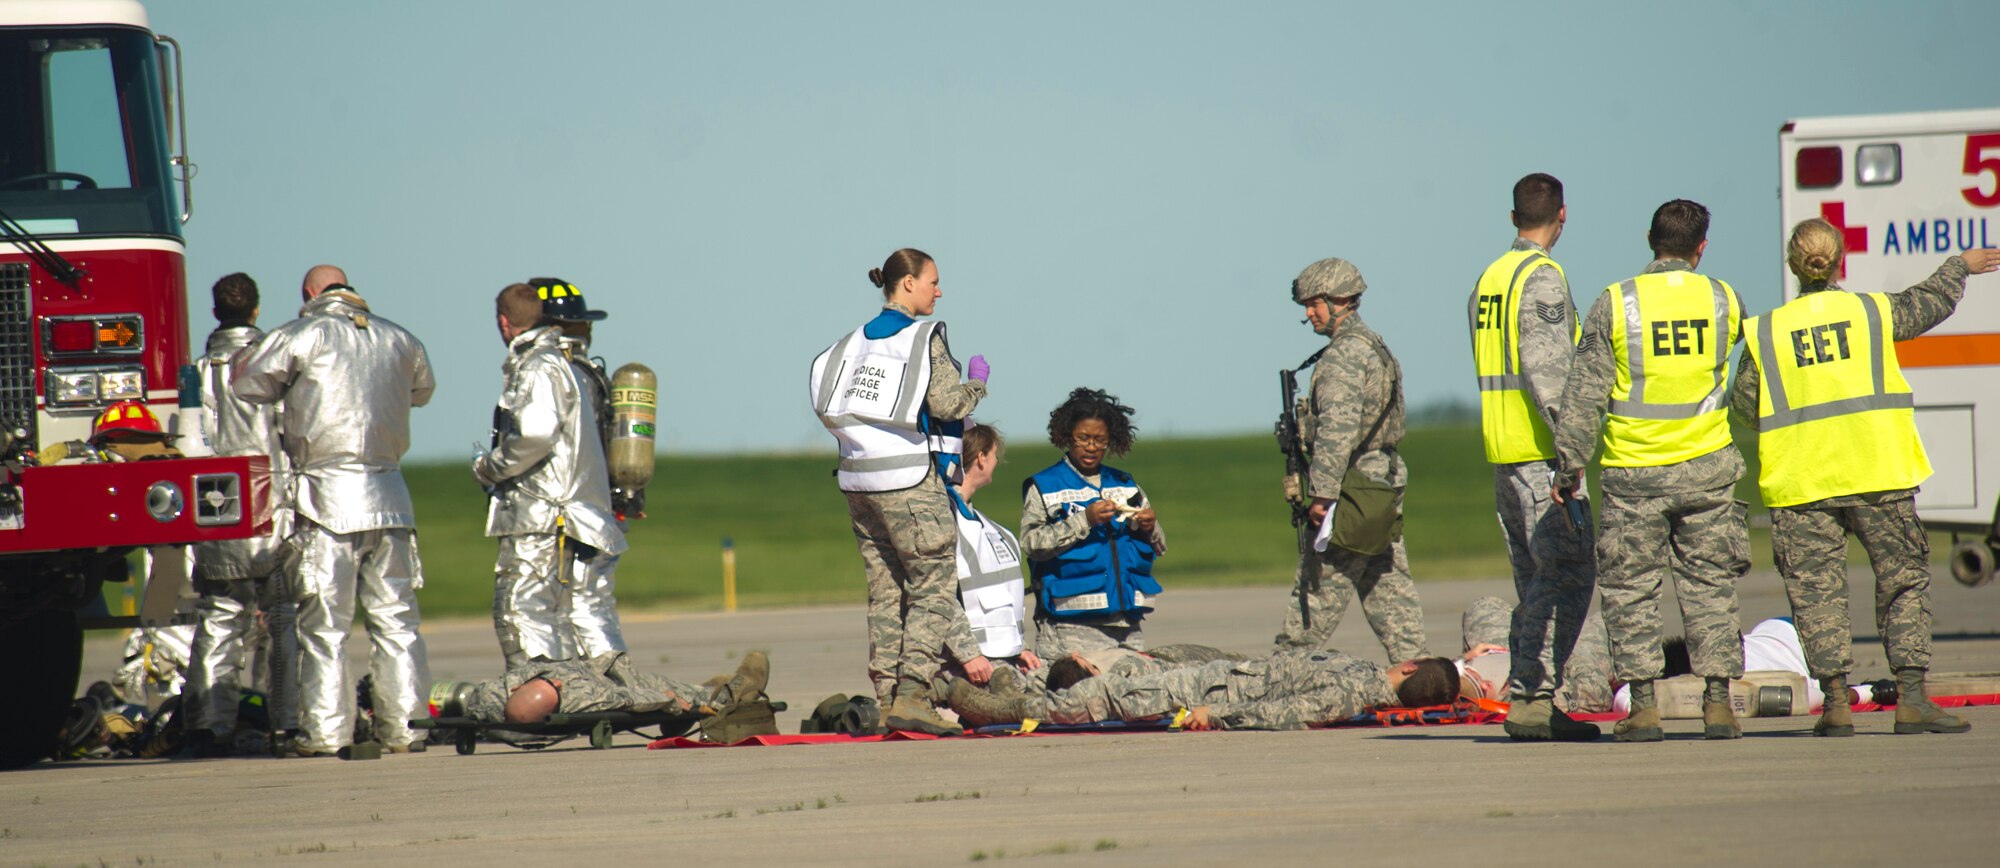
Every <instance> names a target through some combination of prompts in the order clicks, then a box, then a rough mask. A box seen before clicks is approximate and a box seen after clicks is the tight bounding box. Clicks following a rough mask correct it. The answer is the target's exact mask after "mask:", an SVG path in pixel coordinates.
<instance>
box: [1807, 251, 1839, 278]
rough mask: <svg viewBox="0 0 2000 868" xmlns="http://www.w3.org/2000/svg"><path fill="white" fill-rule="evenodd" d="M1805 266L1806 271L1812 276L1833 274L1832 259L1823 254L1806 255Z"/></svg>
mask: <svg viewBox="0 0 2000 868" xmlns="http://www.w3.org/2000/svg"><path fill="white" fill-rule="evenodd" d="M1805 265H1806V270H1807V271H1810V272H1812V273H1813V274H1816V275H1819V274H1830V273H1832V272H1833V257H1831V256H1828V255H1826V254H1824V253H1808V254H1806V262H1805Z"/></svg>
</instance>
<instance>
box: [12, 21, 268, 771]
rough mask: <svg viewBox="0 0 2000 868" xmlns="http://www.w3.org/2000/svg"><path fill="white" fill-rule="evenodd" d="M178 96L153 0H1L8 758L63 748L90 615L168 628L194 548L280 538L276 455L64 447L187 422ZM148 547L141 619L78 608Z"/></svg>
mask: <svg viewBox="0 0 2000 868" xmlns="http://www.w3.org/2000/svg"><path fill="white" fill-rule="evenodd" d="M180 94H181V85H180V48H179V45H178V44H177V43H175V42H174V41H173V40H172V39H169V38H167V37H163V36H156V35H155V34H154V33H153V32H152V31H151V29H150V28H149V27H148V25H147V20H146V11H145V9H144V8H142V7H141V6H140V5H139V3H137V2H132V0H61V2H56V0H9V2H4V3H0V106H5V107H6V113H5V114H6V120H5V122H4V123H0V660H6V661H8V662H9V664H10V667H11V669H12V672H13V674H14V675H15V677H16V678H17V679H18V681H17V687H18V690H17V692H15V693H14V694H13V695H10V696H9V701H8V703H7V704H8V708H7V710H6V711H5V712H0V768H8V767H13V766H18V765H24V764H26V763H29V762H32V761H34V760H35V759H37V758H40V757H43V756H46V755H48V753H49V752H50V750H51V749H52V748H53V746H54V742H55V738H56V733H57V730H58V729H59V728H60V724H61V720H62V716H63V714H64V712H65V711H66V710H67V708H68V706H69V703H70V700H71V699H72V698H73V697H74V696H75V695H76V693H75V691H76V686H77V675H78V670H79V667H80V662H81V657H82V629H83V627H85V626H137V625H139V624H141V623H144V624H149V625H150V624H160V623H166V622H168V621H170V620H171V619H172V618H173V610H174V607H175V598H176V597H177V596H178V594H179V592H180V589H181V587H182V586H183V585H184V583H185V580H186V569H187V566H186V565H187V559H186V554H185V552H186V544H188V543H193V542H200V541H204V540H216V539H240V538H244V537H248V536H252V535H254V534H258V533H268V532H269V528H270V516H269V512H270V509H269V506H268V486H269V472H268V463H267V461H266V459H264V458H263V457H249V458H244V457H235V458H219V457H200V458H166V459H161V460H148V461H134V462H129V463H127V462H108V461H107V462H91V461H78V460H75V459H74V458H72V459H70V460H66V461H56V460H53V457H54V454H55V453H56V452H57V451H58V450H54V449H50V447H51V446H54V445H55V444H58V443H64V442H66V441H73V440H85V439H87V438H88V437H89V436H90V429H91V424H92V421H93V420H94V419H95V417H96V416H97V415H98V414H100V413H101V412H102V411H103V410H104V408H105V407H107V406H109V405H111V404H114V403H117V402H121V401H130V400H138V401H144V402H146V403H147V404H149V405H151V406H152V408H153V410H154V413H155V414H156V415H157V416H158V417H159V418H160V419H161V420H162V421H163V422H166V423H168V424H169V425H170V426H171V425H172V424H174V423H175V422H177V421H178V420H177V419H176V411H177V408H178V406H179V404H180V403H182V402H180V401H178V400H177V398H178V396H179V389H178V383H179V380H180V374H181V369H182V367H183V366H185V365H186V364H187V362H188V323H187V277H186V274H185V270H184V261H183V251H184V242H183V238H182V232H181V225H182V224H183V223H185V222H186V221H187V219H188V217H189V214H190V210H189V202H190V201H191V200H190V197H189V195H188V193H189V191H188V186H187V183H188V180H189V178H190V177H191V176H192V167H191V165H190V164H189V163H188V161H187V157H186V153H185V152H186V140H185V131H186V127H185V119H184V118H183V117H182V116H181V114H182V106H181V105H180V102H181V100H180ZM176 181H178V182H179V183H178V185H177V184H176V183H175V182H176ZM177 186H178V189H176V187H177ZM142 549H146V550H149V551H150V553H151V554H152V557H150V558H148V559H146V560H149V561H150V562H151V563H152V565H153V567H152V569H153V573H152V575H150V576H149V577H148V581H147V587H146V593H145V596H144V597H143V601H142V603H141V606H140V614H139V615H138V616H136V617H133V618H123V619H121V618H108V617H106V618H94V619H86V618H84V617H81V616H80V614H79V613H80V610H82V609H84V608H85V607H87V606H88V605H90V604H92V603H94V602H95V601H97V600H99V599H100V598H101V594H100V591H101V586H102V584H103V583H104V582H107V581H114V582H115V581H127V580H128V578H129V577H130V572H131V571H130V569H129V568H128V566H127V563H128V560H129V559H130V556H131V555H132V554H133V553H134V552H137V551H140V550H142Z"/></svg>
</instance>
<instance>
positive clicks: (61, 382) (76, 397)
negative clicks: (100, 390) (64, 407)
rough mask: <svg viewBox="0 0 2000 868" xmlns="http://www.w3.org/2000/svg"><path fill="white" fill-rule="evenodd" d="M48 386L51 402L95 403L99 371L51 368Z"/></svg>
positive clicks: (49, 400)
mask: <svg viewBox="0 0 2000 868" xmlns="http://www.w3.org/2000/svg"><path fill="white" fill-rule="evenodd" d="M46 388H47V392H48V402H49V403H51V404H95V403H97V372H96V371H58V370H55V369H53V368H51V369H50V370H49V378H48V380H47V381H46Z"/></svg>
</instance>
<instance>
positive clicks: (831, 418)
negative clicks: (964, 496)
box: [811, 322, 964, 491]
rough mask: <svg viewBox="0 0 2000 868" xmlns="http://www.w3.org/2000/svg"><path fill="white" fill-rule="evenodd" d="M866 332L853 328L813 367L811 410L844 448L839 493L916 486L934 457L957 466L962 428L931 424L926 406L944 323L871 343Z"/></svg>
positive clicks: (907, 329) (908, 329) (922, 325)
mask: <svg viewBox="0 0 2000 868" xmlns="http://www.w3.org/2000/svg"><path fill="white" fill-rule="evenodd" d="M867 329H868V327H867V326H865V325H864V326H862V327H861V328H858V329H855V330H854V332H853V333H852V334H849V335H847V336H846V337H844V338H841V339H840V340H839V341H836V342H835V343H834V345H833V346H831V347H828V348H827V349H826V351H825V352H822V353H820V354H819V356H818V357H817V358H815V359H813V363H812V383H811V385H812V400H813V412H814V413H815V414H817V415H818V416H819V420H820V423H821V424H823V425H825V426H826V428H827V430H828V431H831V432H833V437H834V439H835V440H837V441H839V443H840V465H839V467H838V468H837V469H836V470H835V471H834V475H835V476H836V477H837V478H838V479H839V481H840V490H842V491H900V490H902V489H905V488H910V487H913V486H915V485H917V484H918V483H921V482H923V481H924V478H925V477H926V476H928V475H930V472H931V470H932V468H933V461H934V460H935V461H936V462H937V465H936V466H938V467H940V468H943V467H946V466H947V465H948V466H950V467H951V468H954V469H955V468H956V466H957V461H958V459H957V455H958V452H959V451H960V449H961V448H962V446H960V444H959V440H958V435H959V434H960V433H962V432H963V430H964V429H963V427H962V423H960V425H959V426H958V427H956V428H947V427H946V426H937V425H933V424H932V422H931V420H930V418H929V413H928V411H927V406H926V404H925V394H926V393H927V392H928V390H929V388H930V382H931V354H930V346H931V335H932V334H933V333H936V334H943V333H944V323H940V322H916V323H911V324H910V325H908V326H905V327H903V328H902V329H901V330H899V331H897V332H896V333H894V334H891V335H888V336H887V337H882V338H869V337H868V336H867V335H866V334H864V332H866V331H867ZM933 428H937V429H939V430H936V431H933V430H931V429H933ZM934 455H935V456H936V457H935V458H934Z"/></svg>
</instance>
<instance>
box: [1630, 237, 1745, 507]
mask: <svg viewBox="0 0 2000 868" xmlns="http://www.w3.org/2000/svg"><path fill="white" fill-rule="evenodd" d="M1605 292H1607V293H1610V294H1611V300H1612V301H1613V302H1614V303H1615V305H1616V306H1615V307H1614V308H1613V311H1615V315H1616V316H1618V317H1619V318H1620V319H1622V320H1623V327H1622V328H1618V327H1614V328H1613V329H1612V338H1611V352H1612V355H1613V356H1614V357H1616V358H1617V360H1618V371H1617V379H1616V380H1615V381H1614V382H1613V383H1612V385H1611V406H1610V411H1609V413H1608V414H1607V417H1606V419H1605V421H1604V464H1605V466H1607V467H1658V466H1661V465H1665V464H1678V463H1680V462H1682V461H1687V460H1689V459H1692V458H1699V457H1701V456H1703V455H1707V454H1709V453H1711V452H1714V451H1716V450H1718V449H1721V448H1723V447H1725V446H1728V445H1729V443H1730V440H1729V419H1728V413H1729V411H1728V409H1727V408H1726V407H1725V406H1724V402H1723V398H1724V396H1725V395H1726V394H1727V391H1728V383H1727V382H1726V381H1727V379H1728V376H1727V375H1728V373H1729V348H1730V347H1731V346H1732V345H1734V344H1735V343H1736V338H1737V336H1738V335H1739V334H1740V333H1741V332H1740V329H1741V326H1742V305H1741V304H1740V303H1739V302H1738V301H1737V300H1736V291H1735V290H1733V289H1730V288H1729V284H1727V283H1723V282H1722V281H1720V280H1716V279H1714V278H1711V277H1708V276H1706V275H1701V274H1696V273H1694V272H1691V271H1662V272H1656V273H1653V274H1642V275H1639V276H1638V277H1635V278H1632V279H1631V280H1627V281H1625V282H1623V283H1618V284H1614V285H1612V286H1610V287H1608V288H1606V289H1605Z"/></svg>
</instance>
